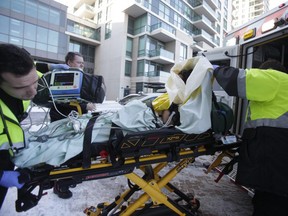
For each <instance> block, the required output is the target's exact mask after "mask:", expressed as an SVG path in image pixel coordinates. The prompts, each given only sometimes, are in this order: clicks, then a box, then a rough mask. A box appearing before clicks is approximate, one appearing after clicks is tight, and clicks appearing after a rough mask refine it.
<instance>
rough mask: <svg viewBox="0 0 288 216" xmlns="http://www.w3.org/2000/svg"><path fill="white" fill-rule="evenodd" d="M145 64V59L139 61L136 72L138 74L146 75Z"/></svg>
mask: <svg viewBox="0 0 288 216" xmlns="http://www.w3.org/2000/svg"><path fill="white" fill-rule="evenodd" d="M144 66H145V60H139V61H137V73H136V76H144Z"/></svg>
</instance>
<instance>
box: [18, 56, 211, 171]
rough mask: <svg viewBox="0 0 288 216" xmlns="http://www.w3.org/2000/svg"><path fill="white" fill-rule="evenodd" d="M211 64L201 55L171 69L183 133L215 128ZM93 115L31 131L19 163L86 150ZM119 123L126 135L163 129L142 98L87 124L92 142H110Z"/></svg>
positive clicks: (57, 160) (172, 96)
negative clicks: (185, 71)
mask: <svg viewBox="0 0 288 216" xmlns="http://www.w3.org/2000/svg"><path fill="white" fill-rule="evenodd" d="M183 67H184V68H186V69H189V70H191V69H193V71H192V73H191V74H190V75H189V77H188V78H187V82H186V83H184V82H183V80H182V79H181V78H180V77H179V76H178V74H177V72H178V73H179V71H181V70H182V69H181V68H183ZM211 68H212V65H211V64H210V62H209V61H208V60H207V59H206V58H203V57H200V58H197V59H190V60H187V61H184V62H182V63H180V64H178V65H177V64H176V65H175V66H174V67H173V68H172V69H171V77H170V78H169V79H168V82H167V84H166V90H167V93H168V95H169V101H170V102H169V103H170V104H169V105H171V104H172V102H174V103H177V104H181V106H179V113H180V124H179V125H178V126H175V128H176V129H178V130H180V131H181V132H183V133H186V134H201V133H203V132H205V131H207V130H208V129H209V128H211V119H210V113H211V92H212V81H211V77H212V73H211ZM195 80H196V81H197V82H195ZM90 118H95V117H93V116H92V117H91V115H89V114H86V115H83V116H80V117H79V118H77V119H73V121H72V123H71V120H70V119H69V118H66V119H63V120H59V121H56V122H53V123H51V124H50V125H49V128H48V130H46V129H45V128H44V129H42V130H41V131H37V133H36V134H33V133H32V134H29V133H27V134H26V135H25V136H26V143H27V147H26V148H25V149H23V150H21V151H20V152H19V153H17V154H16V155H15V157H14V163H15V165H16V166H17V167H20V168H23V167H32V166H35V165H38V164H42V163H45V164H49V165H53V166H60V165H61V164H63V163H64V162H66V161H67V160H69V159H71V158H73V157H75V156H77V155H78V154H79V153H81V152H82V150H83V139H84V130H85V128H86V126H87V123H88V121H89V120H90ZM73 122H74V123H73ZM158 123H159V122H158ZM115 125H116V129H117V130H121V131H122V132H123V134H124V135H125V134H127V133H133V132H139V131H149V130H155V133H157V130H159V129H157V126H158V124H157V120H156V119H155V114H154V112H153V111H152V110H151V108H149V107H147V106H146V105H145V104H143V103H142V102H139V101H132V102H130V103H128V104H127V105H125V106H124V107H123V108H122V109H120V110H118V111H117V112H103V113H101V114H100V115H99V116H98V117H97V119H96V122H95V123H94V125H92V126H90V125H89V126H87V127H93V130H92V137H91V144H93V143H100V142H108V140H109V135H110V131H111V128H112V127H115Z"/></svg>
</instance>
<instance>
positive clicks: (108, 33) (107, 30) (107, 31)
mask: <svg viewBox="0 0 288 216" xmlns="http://www.w3.org/2000/svg"><path fill="white" fill-rule="evenodd" d="M111 32H112V24H111V22H108V23H106V24H105V39H108V38H110V37H111Z"/></svg>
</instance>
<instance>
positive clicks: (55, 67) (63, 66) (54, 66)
mask: <svg viewBox="0 0 288 216" xmlns="http://www.w3.org/2000/svg"><path fill="white" fill-rule="evenodd" d="M69 68H70V67H69V66H68V65H67V64H50V65H49V69H50V70H51V71H52V70H61V69H62V70H67V69H69Z"/></svg>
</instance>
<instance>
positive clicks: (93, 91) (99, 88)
mask: <svg viewBox="0 0 288 216" xmlns="http://www.w3.org/2000/svg"><path fill="white" fill-rule="evenodd" d="M73 70H75V69H73ZM68 71H69V69H68ZM79 72H81V73H83V79H82V86H81V90H80V98H81V99H83V100H86V101H88V102H92V103H102V102H103V101H104V98H105V94H106V86H105V83H104V78H103V77H102V76H99V75H94V74H89V73H85V72H82V71H80V70H79ZM51 73H53V71H52V72H51ZM51 73H45V74H44V75H43V76H42V77H41V79H39V81H38V89H37V94H36V96H35V97H34V98H33V102H34V103H35V104H37V105H39V106H44V107H49V108H50V107H51V106H52V105H53V104H52V102H51V96H50V91H49V83H50V79H51Z"/></svg>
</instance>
